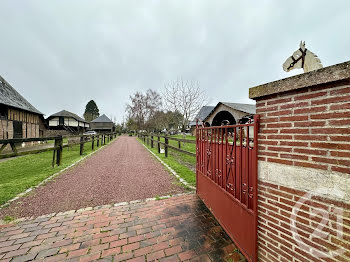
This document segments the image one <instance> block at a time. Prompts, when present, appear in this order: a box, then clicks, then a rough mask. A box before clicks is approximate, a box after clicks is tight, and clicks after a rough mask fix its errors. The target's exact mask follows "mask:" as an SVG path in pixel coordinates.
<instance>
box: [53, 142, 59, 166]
mask: <svg viewBox="0 0 350 262" xmlns="http://www.w3.org/2000/svg"><path fill="white" fill-rule="evenodd" d="M57 146H58V139H57V138H55V145H54V147H57ZM56 154H57V149H54V150H53V155H52V168H54V167H55V160H56Z"/></svg>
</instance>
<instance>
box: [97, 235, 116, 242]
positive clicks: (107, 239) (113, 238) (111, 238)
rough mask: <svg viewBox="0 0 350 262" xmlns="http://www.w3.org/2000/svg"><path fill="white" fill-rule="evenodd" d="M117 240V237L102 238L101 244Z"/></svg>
mask: <svg viewBox="0 0 350 262" xmlns="http://www.w3.org/2000/svg"><path fill="white" fill-rule="evenodd" d="M118 239H119V237H118V235H116V236H110V237H104V238H102V239H101V243H107V242H113V241H116V240H118Z"/></svg>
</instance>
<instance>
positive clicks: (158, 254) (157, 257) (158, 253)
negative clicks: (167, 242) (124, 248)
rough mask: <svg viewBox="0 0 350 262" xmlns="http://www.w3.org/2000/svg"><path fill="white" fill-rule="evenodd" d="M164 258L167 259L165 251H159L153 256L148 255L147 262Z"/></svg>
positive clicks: (152, 254)
mask: <svg viewBox="0 0 350 262" xmlns="http://www.w3.org/2000/svg"><path fill="white" fill-rule="evenodd" d="M162 257H165V254H164V251H163V250H159V251H157V252H153V253H151V254H148V255H147V261H152V260H156V259H160V258H162Z"/></svg>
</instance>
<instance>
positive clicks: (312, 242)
mask: <svg viewBox="0 0 350 262" xmlns="http://www.w3.org/2000/svg"><path fill="white" fill-rule="evenodd" d="M250 97H251V98H253V99H255V100H256V108H257V113H258V114H259V115H260V119H261V126H260V130H259V150H258V158H259V161H258V175H259V177H258V180H259V182H258V183H259V197H258V203H259V205H258V255H259V261H276V262H277V261H298V262H299V261H327V262H329V261H331V262H333V261H350V175H349V174H350V62H345V63H343V64H338V65H335V66H331V67H327V68H323V69H320V70H317V71H313V72H310V73H307V74H300V75H297V76H293V77H290V78H286V79H282V80H278V81H275V82H271V83H268V84H265V85H261V86H258V87H254V88H252V89H251V90H250ZM337 252H338V253H337Z"/></svg>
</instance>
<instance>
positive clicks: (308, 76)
mask: <svg viewBox="0 0 350 262" xmlns="http://www.w3.org/2000/svg"><path fill="white" fill-rule="evenodd" d="M347 79H350V61H347V62H344V63H341V64H336V65H332V66H328V67H324V68H321V69H318V70H315V71H311V72H308V73H305V74H300V75H295V76H292V77H288V78H284V79H281V80H277V81H273V82H270V83H267V84H263V85H259V86H255V87H252V88H250V89H249V98H251V99H257V98H259V97H263V96H267V95H273V94H277V93H282V92H287V91H292V90H297V89H301V88H305V87H309V86H315V85H320V84H326V83H331V82H335V81H341V80H347Z"/></svg>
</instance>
